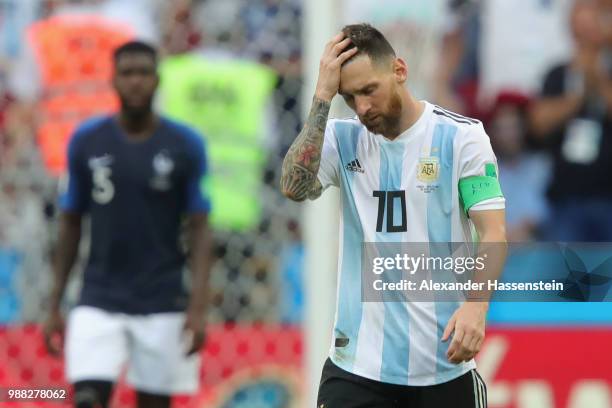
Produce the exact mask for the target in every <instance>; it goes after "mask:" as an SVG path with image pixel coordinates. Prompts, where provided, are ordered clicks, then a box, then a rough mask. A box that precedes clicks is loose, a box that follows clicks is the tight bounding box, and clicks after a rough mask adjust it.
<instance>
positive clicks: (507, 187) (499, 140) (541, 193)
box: [487, 92, 550, 242]
mask: <svg viewBox="0 0 612 408" xmlns="http://www.w3.org/2000/svg"><path fill="white" fill-rule="evenodd" d="M527 103H528V99H527V97H526V96H524V95H522V94H520V93H516V92H502V93H501V94H500V95H499V96H498V97H497V100H496V102H495V104H494V106H493V109H492V111H491V112H490V113H489V115H488V120H487V122H488V126H487V131H488V133H489V136H490V137H491V143H492V145H493V149H494V150H495V153H496V154H497V158H498V167H499V180H500V183H501V186H502V191H503V192H504V196H505V197H506V228H507V237H508V241H510V242H521V241H530V240H533V239H535V238H537V236H538V232H539V228H540V227H541V224H542V223H543V222H544V221H545V219H546V215H547V202H546V196H545V193H546V186H547V184H548V179H549V176H550V163H549V160H548V157H547V156H546V155H544V154H542V153H534V152H531V151H529V150H527V149H526V142H527Z"/></svg>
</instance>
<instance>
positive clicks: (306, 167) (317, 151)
mask: <svg viewBox="0 0 612 408" xmlns="http://www.w3.org/2000/svg"><path fill="white" fill-rule="evenodd" d="M330 105H331V104H330V102H328V101H324V100H322V99H318V98H317V97H316V96H315V98H314V99H313V102H312V108H311V109H310V115H308V119H307V120H306V123H305V124H304V128H303V129H302V131H301V132H300V134H299V135H298V137H297V138H296V139H295V141H294V142H293V144H292V145H291V147H290V148H289V151H288V152H287V154H286V155H285V159H284V160H283V170H282V175H281V190H282V192H283V195H284V196H285V197H287V198H289V199H291V200H293V201H304V200H305V199H306V198H310V199H315V198H317V197H319V196H320V195H321V191H322V190H323V188H322V186H321V183H320V182H319V180H318V178H317V173H318V172H319V165H320V164H321V150H322V149H323V139H324V136H325V125H326V124H327V117H328V115H329V107H330Z"/></svg>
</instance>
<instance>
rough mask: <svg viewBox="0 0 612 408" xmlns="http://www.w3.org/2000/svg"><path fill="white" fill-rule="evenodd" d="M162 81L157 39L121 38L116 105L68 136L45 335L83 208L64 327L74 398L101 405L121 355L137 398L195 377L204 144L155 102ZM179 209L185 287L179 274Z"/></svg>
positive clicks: (161, 395) (205, 265) (201, 296)
mask: <svg viewBox="0 0 612 408" xmlns="http://www.w3.org/2000/svg"><path fill="white" fill-rule="evenodd" d="M158 83H159V77H158V74H157V54H156V51H155V49H154V48H152V47H151V46H149V45H147V44H145V43H142V42H137V41H134V42H129V43H126V44H124V45H122V46H121V47H119V48H117V49H116V51H115V53H114V76H113V85H114V88H115V90H116V92H117V95H118V96H119V99H120V102H121V109H120V112H119V113H118V114H116V115H111V116H106V117H100V118H95V119H92V120H90V121H88V122H86V123H84V124H83V125H81V126H80V128H78V129H77V130H76V132H75V133H74V135H73V136H72V139H71V141H70V144H69V147H68V175H69V179H68V183H67V188H66V191H65V192H64V193H63V195H62V196H61V198H60V207H61V209H62V215H61V219H60V227H59V237H58V243H57V249H56V257H55V262H54V265H53V272H54V284H53V288H52V293H51V299H50V300H51V305H50V315H49V318H48V320H47V322H46V324H45V337H46V342H47V347H48V349H49V350H50V352H52V353H54V354H59V353H60V352H61V346H62V344H61V340H62V339H63V338H62V330H63V319H62V315H61V313H60V304H61V299H62V295H63V293H64V289H65V287H66V282H67V280H68V276H69V273H70V270H71V268H72V266H73V264H74V261H75V258H76V256H77V252H78V251H77V249H78V247H79V241H80V237H81V221H82V219H83V215H84V214H86V213H88V214H89V216H90V221H91V225H90V236H91V244H90V253H89V260H88V262H87V266H86V268H85V272H84V281H83V287H82V290H81V294H80V299H79V303H78V305H77V306H76V307H75V308H74V309H73V310H72V311H71V313H70V315H69V319H68V324H67V333H66V338H65V340H66V341H65V343H66V353H65V360H66V375H67V378H68V380H69V381H70V382H71V383H72V384H74V389H75V395H74V404H75V406H76V407H78V408H93V407H106V406H107V404H108V401H109V396H110V394H111V390H112V388H113V384H114V383H115V382H116V381H117V378H118V377H119V375H120V373H121V372H122V369H123V367H124V366H125V363H127V376H126V378H127V382H128V383H129V384H130V385H132V386H133V387H134V388H135V389H136V390H137V399H138V406H139V407H147V408H157V407H168V406H169V405H170V397H171V395H172V394H175V393H193V392H195V391H196V389H197V386H198V369H199V368H198V365H199V359H198V355H197V351H198V350H199V348H200V346H201V345H202V343H203V339H204V309H205V306H206V302H207V300H206V297H207V280H208V273H209V272H208V271H209V259H210V258H209V248H210V241H211V238H210V233H209V229H208V212H209V209H210V204H209V199H208V197H207V196H206V195H205V194H204V193H203V190H202V189H201V186H202V179H203V177H205V175H206V155H205V149H204V144H203V140H202V138H201V137H200V135H198V134H197V133H195V132H194V131H192V130H191V129H189V128H187V127H186V126H184V125H182V124H179V123H176V122H173V121H171V120H169V119H166V118H163V117H160V116H158V115H157V114H155V113H154V112H153V110H152V102H153V97H154V94H155V91H156V89H157V86H158ZM183 220H185V221H186V226H187V231H186V232H187V243H188V246H189V248H190V253H191V256H190V265H189V266H190V270H191V295H188V294H187V291H186V289H185V287H184V286H185V285H184V278H183V270H184V268H185V266H186V265H185V254H184V251H183V250H182V246H181V239H180V238H181V230H182V224H183Z"/></svg>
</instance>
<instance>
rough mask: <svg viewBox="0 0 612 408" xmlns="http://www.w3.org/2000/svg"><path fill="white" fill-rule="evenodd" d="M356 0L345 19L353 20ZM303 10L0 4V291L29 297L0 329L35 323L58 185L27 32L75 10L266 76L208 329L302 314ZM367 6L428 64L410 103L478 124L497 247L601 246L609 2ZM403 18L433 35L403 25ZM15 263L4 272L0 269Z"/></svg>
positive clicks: (611, 198) (244, 5) (611, 109)
mask: <svg viewBox="0 0 612 408" xmlns="http://www.w3.org/2000/svg"><path fill="white" fill-rule="evenodd" d="M337 3H338V4H340V6H342V5H344V6H348V5H349V1H348V0H345V1H337ZM361 3H364V2H356V3H355V4H353V6H352V8H351V10H350V12H351V13H353V14H354V15H355V16H359V13H357V12H356V11H355V10H357V9H359V7H362V9H363V10H365V7H366V6H365V3H364V5H362V6H359V4H361ZM387 3H388V4H387ZM518 3H520V8H519V4H518ZM351 4H352V3H351ZM432 5H439V10H440V11H441V12H440V13H438V14H439V16H440V17H439V18H438V17H437V16H438V14H432V13H431V12H429V10H430V9H428V7H433V6H432ZM302 7H303V4H302V0H248V1H247V0H224V1H218V0H175V1H164V0H130V1H124V0H0V290H1V288H3V287H9V286H12V287H15V286H17V287H19V288H20V289H19V291H20V293H28V291H38V292H36V293H37V294H38V295H36V293H32V294H30V295H23V296H21V297H22V298H28V299H29V300H28V302H21V303H22V304H19V303H20V299H19V298H18V297H16V298H10V296H8V297H7V296H5V297H1V296H0V298H1V299H6V300H2V302H6V304H2V305H0V310H8V311H9V312H6V316H0V321H8V320H10V310H16V309H19V310H20V312H19V313H20V316H21V318H26V319H36V318H38V314H37V313H38V312H37V311H38V310H39V306H38V305H32V302H31V300H32V299H38V300H40V301H41V302H42V301H43V296H42V295H43V294H44V289H45V285H44V282H46V278H45V274H46V273H47V272H48V267H47V266H45V265H48V259H49V257H50V248H51V245H50V243H51V241H52V237H53V226H54V222H53V220H54V217H55V205H54V204H55V199H56V195H57V187H58V183H59V177H58V176H59V173H58V172H57V171H55V170H56V169H57V167H54V162H53V161H52V160H51V159H49V158H48V157H46V156H45V154H48V153H45V152H43V150H42V149H41V136H40V135H41V133H40V132H41V126H42V125H43V124H44V121H45V120H48V118H49V117H48V116H47V117H42V116H44V115H42V114H41V112H42V111H43V110H42V108H41V100H43V99H44V98H45V97H48V95H46V94H45V92H46V90H45V86H44V83H43V82H44V81H43V77H45V75H47V76H49V75H53V73H51V74H50V73H49V71H48V67H44V66H42V65H41V61H40V53H39V54H38V55H37V54H36V53H35V52H33V50H32V38H33V34H32V29H31V28H32V25H33V24H35V23H36V22H41V21H52V18H54V17H57V16H78V15H96V16H99V17H104V18H106V19H108V20H111V21H114V22H117V23H120V24H121V25H122V27H128V28H129V30H131V32H132V34H133V36H136V37H139V38H141V39H145V40H148V41H150V42H152V43H154V44H156V45H158V47H159V49H160V53H161V56H162V60H170V59H172V58H176V57H177V56H182V55H193V54H194V53H197V54H198V55H200V56H202V58H204V59H205V60H207V61H214V62H215V63H217V62H218V61H228V60H229V61H249V62H250V63H251V64H255V65H254V66H257V67H261V68H262V69H265V70H267V72H270V73H271V75H268V77H269V78H272V80H271V84H272V87H271V89H270V92H268V93H267V94H265V95H263V94H262V95H263V96H262V98H261V101H260V102H261V104H262V107H261V115H259V116H263V117H265V119H263V120H259V121H255V122H253V123H255V125H253V126H256V127H257V128H258V129H259V130H258V131H257V132H256V133H257V134H258V135H259V136H258V139H257V143H258V145H257V146H258V147H257V149H258V150H257V155H256V156H257V157H260V156H262V157H263V158H262V159H261V160H260V161H253V162H252V163H247V164H245V165H249V166H254V167H253V168H254V169H255V170H256V171H255V172H254V174H255V176H256V179H255V183H257V184H256V187H257V188H256V189H255V190H254V192H253V193H252V194H255V195H256V196H255V197H254V200H255V201H257V202H259V203H260V204H259V205H260V206H261V211H260V212H258V213H255V214H253V216H252V219H248V220H240V223H241V224H240V225H239V227H236V228H234V227H232V225H238V224H232V222H231V221H230V222H228V223H227V224H223V225H221V226H220V227H219V228H218V229H217V231H216V237H217V247H216V251H215V252H216V256H217V257H218V260H219V262H217V263H216V264H215V270H214V271H213V279H212V284H213V287H214V288H217V290H216V291H214V288H213V291H214V296H213V301H214V302H215V308H214V309H213V312H212V313H213V315H214V316H213V318H214V319H216V320H272V321H279V320H280V321H284V322H289V323H291V322H298V321H299V320H300V318H301V303H302V295H301V270H302V269H301V265H302V260H303V245H302V244H301V238H300V226H299V222H297V221H296V220H297V219H299V207H297V206H295V205H294V204H291V203H289V202H287V200H284V199H283V198H282V197H281V196H280V194H279V193H278V191H277V189H276V185H277V179H278V176H279V174H278V171H279V168H280V164H281V160H282V157H283V155H284V153H285V151H286V149H287V148H288V146H289V145H290V143H291V142H292V140H293V138H294V137H295V135H296V134H297V132H298V131H299V129H300V127H301V122H300V116H301V111H302V109H301V106H300V103H299V101H300V97H301V96H300V92H301V85H302V70H303V68H304V67H303V62H302V60H301V51H302V47H303V38H302V34H301V32H300V27H301V20H300V19H301V16H302ZM377 7H378V9H379V10H388V11H389V12H388V13H384V14H381V13H378V14H376V13H375V14H371V16H372V18H373V19H374V21H372V23H373V24H374V25H377V26H378V27H379V28H381V30H382V31H383V32H385V33H390V40H391V42H392V44H393V45H394V46H396V47H397V48H398V49H399V50H400V54H402V51H403V50H404V49H406V50H408V51H407V54H406V55H407V60H408V65H409V66H418V64H419V61H420V58H423V61H425V60H426V61H435V63H431V62H427V63H426V64H425V63H421V65H420V68H421V71H423V72H427V73H429V77H423V78H420V77H418V76H417V79H418V80H420V82H421V83H420V84H418V86H419V92H417V95H419V96H422V97H425V98H427V99H429V100H430V101H432V102H435V103H437V104H440V105H442V106H444V107H446V108H448V109H451V110H454V111H456V112H459V113H462V114H465V115H468V116H471V117H476V118H478V119H481V120H482V121H483V122H484V123H485V128H486V129H487V131H488V134H489V135H490V137H491V142H492V144H493V147H494V150H495V152H496V154H497V157H498V159H499V174H500V179H501V185H502V189H503V191H504V193H505V196H506V205H507V210H506V213H507V223H508V238H509V240H510V241H529V240H548V241H556V240H561V241H612V183H611V182H610V180H609V176H611V175H612V140H611V138H612V130H611V129H610V117H611V113H612V53H611V50H612V0H576V1H572V0H522V1H521V2H516V1H515V0H487V1H484V0H482V1H478V0H448V1H447V0H439V1H429V0H419V1H414V2H413V1H411V2H401V1H400V2H398V1H393V0H383V1H382V2H381V4H380V5H378V6H377ZM340 9H342V7H340ZM392 10H399V12H392ZM413 10H414V13H412V11H413ZM432 10H435V8H433V9H432ZM364 13H366V14H367V12H366V11H364ZM414 16H418V17H419V18H421V22H422V23H423V25H424V26H426V27H427V29H428V30H430V31H431V32H432V34H433V35H432V36H428V35H426V32H425V31H420V30H419V29H418V27H419V26H418V25H415V24H412V23H410V24H404V23H405V21H404V20H406V21H408V20H410V19H411V18H414ZM432 16H434V17H435V18H433V17H432ZM402 19H404V20H402ZM400 20H401V21H400ZM433 20H435V21H436V24H433V23H431V21H433ZM344 23H348V21H346V22H344ZM415 27H417V29H415ZM427 33H429V31H427ZM432 38H433V39H435V41H434V40H431V39H432ZM45 41H46V44H47V45H48V46H49V47H51V48H50V49H52V50H60V47H59V45H58V46H57V47H55V44H54V43H53V39H46V40H45ZM423 44H426V46H424V45H423ZM54 47H55V48H54ZM415 47H420V48H418V52H412V53H411V52H410V50H411V48H412V49H414V48H415ZM61 49H62V50H63V49H64V48H61ZM66 49H67V50H68V51H66V52H69V50H70V48H69V47H68V48H66ZM58 52H59V51H58ZM54 58H59V59H62V60H66V59H68V60H69V58H70V55H64V54H62V55H60V56H59V57H54ZM84 69H85V68H84ZM45 70H47V71H45ZM51 71H52V70H51ZM416 71H418V69H417V70H416ZM58 75H59V74H58ZM162 81H163V78H162ZM162 88H163V87H162ZM247 88H248V87H247ZM207 89H208V88H206V89H203V90H202V92H201V93H203V94H205V95H209V93H207V92H208V91H207ZM212 89H213V92H214V90H215V89H216V88H212ZM243 89H244V92H246V88H243ZM47 91H48V90H47ZM239 91H240V90H239ZM238 99H239V98H238ZM208 114H209V115H213V117H214V115H215V113H214V112H213V113H210V112H209V113H208ZM215 132H216V130H213V131H212V133H213V134H207V136H210V137H212V138H214V137H215V136H217V135H215V134H214V133H215ZM208 133H211V132H208ZM260 136H261V137H260ZM213 171H214V170H213ZM224 175H225V173H222V174H221V176H220V177H223V176H224ZM228 177H230V176H228ZM242 181H244V182H245V183H247V182H250V183H252V182H253V180H250V181H248V180H240V182H242ZM220 182H221V183H222V184H223V182H224V179H222V178H221V179H220ZM232 182H233V181H232V180H229V181H226V182H225V184H228V183H232ZM245 191H246V190H245ZM236 222H237V221H236ZM279 254H280V255H279ZM15 265H19V267H18V270H19V271H18V272H14V273H10V272H7V271H10V270H15V269H16V268H17V267H16V266H15ZM11 268H12V269H11ZM41 282H42V283H41ZM41 288H42V289H41ZM281 288H282V290H280V289H281ZM11 308H13V309H11ZM28 308H30V309H31V310H30V309H28Z"/></svg>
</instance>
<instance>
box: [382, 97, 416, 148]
mask: <svg viewBox="0 0 612 408" xmlns="http://www.w3.org/2000/svg"><path fill="white" fill-rule="evenodd" d="M424 110H425V104H424V103H423V102H420V101H418V100H416V99H415V98H414V97H412V95H410V94H409V93H408V92H406V93H405V94H404V95H403V96H402V115H401V116H400V120H399V126H398V127H397V129H396V130H395V131H394V132H393V133H392V134H388V135H384V136H385V138H387V139H389V140H395V139H397V137H398V136H399V135H401V134H402V133H404V132H405V131H406V130H408V129H410V128H411V127H412V125H414V124H415V123H416V122H417V120H419V118H420V117H421V115H422V114H423V111H424Z"/></svg>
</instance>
